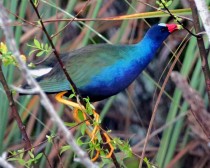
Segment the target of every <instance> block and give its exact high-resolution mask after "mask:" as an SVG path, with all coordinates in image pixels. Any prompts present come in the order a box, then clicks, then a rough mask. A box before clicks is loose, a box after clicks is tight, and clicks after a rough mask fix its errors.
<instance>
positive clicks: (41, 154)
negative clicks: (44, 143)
mask: <svg viewBox="0 0 210 168" xmlns="http://www.w3.org/2000/svg"><path fill="white" fill-rule="evenodd" d="M42 156H43V153H39V154H38V155H36V157H35V160H39V159H40V158H41V157H42Z"/></svg>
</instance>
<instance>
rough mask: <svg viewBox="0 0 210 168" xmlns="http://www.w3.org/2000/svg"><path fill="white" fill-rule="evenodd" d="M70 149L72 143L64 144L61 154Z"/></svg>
mask: <svg viewBox="0 0 210 168" xmlns="http://www.w3.org/2000/svg"><path fill="white" fill-rule="evenodd" d="M69 149H71V146H70V145H65V146H62V147H61V151H60V155H61V154H62V153H63V152H65V151H67V150H69Z"/></svg>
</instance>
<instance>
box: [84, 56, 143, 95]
mask: <svg viewBox="0 0 210 168" xmlns="http://www.w3.org/2000/svg"><path fill="white" fill-rule="evenodd" d="M144 68H145V66H143V65H141V62H137V61H128V60H126V59H125V60H120V61H118V62H117V63H115V64H114V65H112V66H108V67H106V68H104V69H103V70H101V71H100V73H98V74H97V75H95V76H93V77H92V78H91V80H90V82H88V84H87V85H86V86H84V87H83V88H81V92H82V94H83V95H85V96H86V95H87V96H89V97H90V98H91V97H92V98H93V99H94V98H95V97H97V98H98V97H100V98H99V99H103V98H106V97H110V96H112V95H115V94H117V93H119V92H121V91H123V90H124V89H125V88H127V87H128V86H129V85H130V84H131V83H132V82H133V81H134V80H135V79H136V78H137V76H138V75H139V74H140V72H141V71H142V70H143V69H144Z"/></svg>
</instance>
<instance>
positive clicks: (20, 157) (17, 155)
mask: <svg viewBox="0 0 210 168" xmlns="http://www.w3.org/2000/svg"><path fill="white" fill-rule="evenodd" d="M24 153H25V152H24V149H20V150H17V151H10V154H11V155H12V157H11V158H9V159H8V161H15V162H18V163H19V164H20V165H21V166H25V167H27V168H30V167H31V166H32V165H33V164H36V163H37V162H38V161H39V159H40V158H41V157H42V156H43V153H39V154H37V155H36V156H35V155H34V148H32V149H31V150H30V151H28V154H29V156H30V158H29V159H28V160H27V161H26V160H24Z"/></svg>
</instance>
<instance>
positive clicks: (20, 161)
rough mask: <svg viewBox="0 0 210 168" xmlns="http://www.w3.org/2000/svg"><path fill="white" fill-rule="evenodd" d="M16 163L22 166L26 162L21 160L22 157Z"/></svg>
mask: <svg viewBox="0 0 210 168" xmlns="http://www.w3.org/2000/svg"><path fill="white" fill-rule="evenodd" d="M18 163H19V164H20V165H22V166H24V165H25V164H26V162H25V160H23V159H19V160H18Z"/></svg>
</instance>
